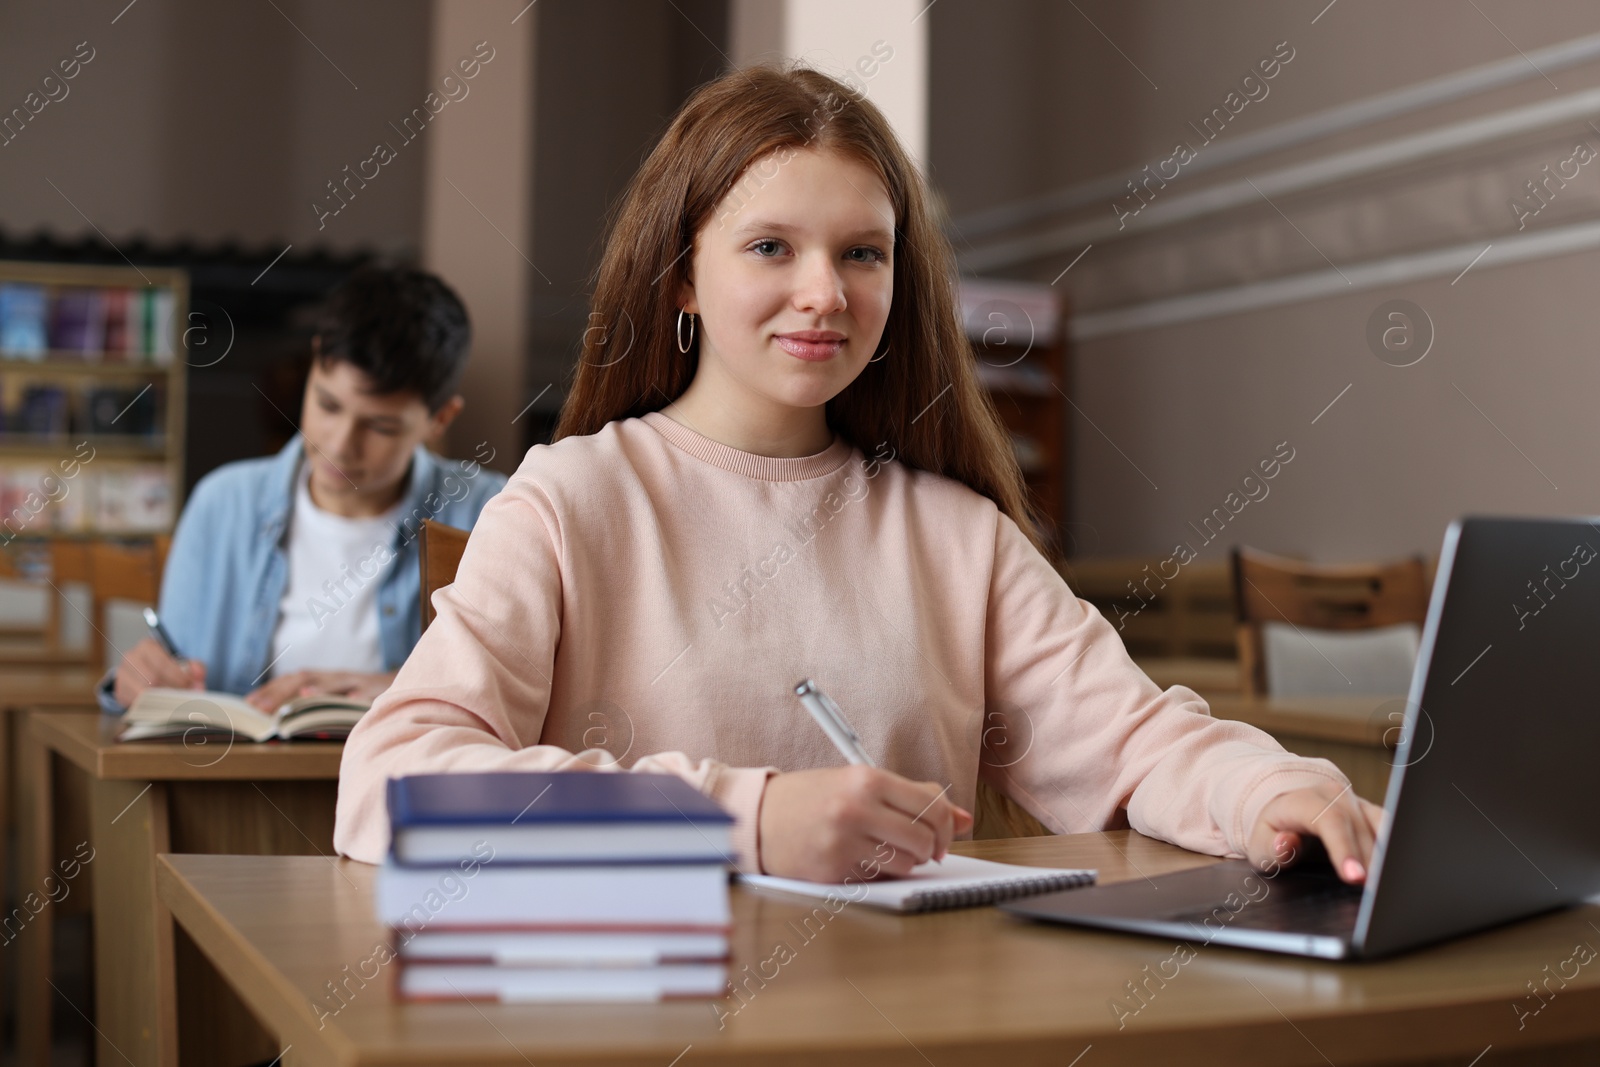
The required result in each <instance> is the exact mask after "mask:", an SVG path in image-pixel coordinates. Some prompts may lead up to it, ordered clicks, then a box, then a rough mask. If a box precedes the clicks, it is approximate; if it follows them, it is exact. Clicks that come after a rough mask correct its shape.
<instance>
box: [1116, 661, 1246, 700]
mask: <svg viewBox="0 0 1600 1067" xmlns="http://www.w3.org/2000/svg"><path fill="white" fill-rule="evenodd" d="M1133 662H1134V663H1135V664H1137V665H1138V667H1139V669H1140V670H1141V671H1144V673H1145V674H1147V675H1149V676H1150V680H1151V681H1152V682H1154V683H1156V685H1159V686H1160V687H1161V688H1162V689H1166V688H1168V687H1169V686H1174V685H1186V686H1188V687H1189V688H1190V689H1193V690H1194V691H1195V692H1197V693H1199V694H1200V695H1201V696H1205V697H1209V696H1210V695H1211V694H1212V693H1234V694H1236V693H1238V692H1239V689H1240V677H1239V661H1238V660H1236V659H1220V658H1214V657H1210V656H1135V657H1134V660H1133Z"/></svg>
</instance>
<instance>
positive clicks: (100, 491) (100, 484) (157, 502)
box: [92, 463, 172, 533]
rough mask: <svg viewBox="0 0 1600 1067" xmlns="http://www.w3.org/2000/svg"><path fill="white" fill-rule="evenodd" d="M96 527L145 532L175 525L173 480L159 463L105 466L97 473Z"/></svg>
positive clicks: (119, 531)
mask: <svg viewBox="0 0 1600 1067" xmlns="http://www.w3.org/2000/svg"><path fill="white" fill-rule="evenodd" d="M93 485H94V492H93V494H92V495H93V499H94V523H93V525H94V527H95V528H96V529H98V530H104V531H108V532H116V533H141V532H152V531H157V530H165V529H168V528H169V527H170V526H171V525H172V479H171V476H170V474H169V472H168V471H167V468H166V467H164V466H161V465H160V464H155V463H142V464H133V465H126V466H118V467H105V468H102V469H101V470H99V471H96V472H95V478H94V482H93Z"/></svg>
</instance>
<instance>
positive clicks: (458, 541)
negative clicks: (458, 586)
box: [417, 519, 467, 630]
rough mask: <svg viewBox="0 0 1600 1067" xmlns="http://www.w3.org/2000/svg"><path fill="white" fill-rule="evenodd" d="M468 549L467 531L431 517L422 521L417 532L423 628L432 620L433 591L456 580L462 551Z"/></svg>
mask: <svg viewBox="0 0 1600 1067" xmlns="http://www.w3.org/2000/svg"><path fill="white" fill-rule="evenodd" d="M466 550H467V531H465V530H461V529H457V528H456V527H454V526H446V525H445V524H444V523H442V522H434V521H433V520H432V519H423V520H422V529H421V530H420V531H419V532H418V533H417V561H418V563H419V564H420V565H421V567H422V628H423V629H424V630H426V629H427V628H428V624H429V623H430V622H432V621H433V594H434V591H435V590H437V589H443V588H444V587H445V586H447V585H449V584H450V583H451V582H453V581H455V580H456V569H457V568H458V567H460V566H461V554H462V553H464V552H465V551H466Z"/></svg>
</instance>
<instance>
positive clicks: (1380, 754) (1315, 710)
mask: <svg viewBox="0 0 1600 1067" xmlns="http://www.w3.org/2000/svg"><path fill="white" fill-rule="evenodd" d="M1206 703H1207V704H1209V705H1210V706H1211V714H1212V715H1213V716H1215V717H1216V718H1218V719H1238V720H1240V721H1241V722H1247V723H1249V724H1250V725H1252V726H1257V727H1260V728H1261V729H1263V730H1265V731H1266V732H1267V733H1269V734H1271V735H1272V736H1273V737H1275V738H1277V740H1278V743H1279V744H1281V745H1283V747H1284V748H1286V749H1288V750H1289V751H1290V752H1294V753H1296V754H1298V755H1301V756H1320V757H1322V758H1324V759H1328V760H1332V761H1333V763H1334V764H1336V765H1337V766H1338V768H1339V769H1340V770H1341V771H1343V772H1344V773H1345V774H1346V775H1347V776H1348V777H1349V779H1350V784H1351V785H1352V786H1353V787H1354V789H1355V792H1356V795H1357V796H1361V797H1365V798H1366V799H1368V800H1370V801H1372V802H1374V803H1376V804H1382V803H1383V798H1384V792H1385V790H1387V789H1388V786H1389V771H1390V769H1391V768H1392V767H1393V765H1394V750H1395V748H1396V747H1397V746H1398V744H1399V740H1400V734H1401V725H1402V723H1403V721H1404V720H1403V718H1402V717H1401V716H1400V715H1399V712H1400V711H1402V710H1403V709H1404V708H1405V698H1403V697H1280V698H1277V699H1269V698H1266V697H1247V696H1239V695H1225V694H1218V693H1211V694H1207V695H1206Z"/></svg>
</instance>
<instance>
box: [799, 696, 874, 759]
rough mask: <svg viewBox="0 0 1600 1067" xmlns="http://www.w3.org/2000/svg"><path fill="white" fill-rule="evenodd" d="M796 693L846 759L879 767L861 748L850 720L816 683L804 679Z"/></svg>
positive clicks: (858, 737) (859, 739) (859, 740)
mask: <svg viewBox="0 0 1600 1067" xmlns="http://www.w3.org/2000/svg"><path fill="white" fill-rule="evenodd" d="M794 693H795V696H797V697H799V698H800V703H802V704H804V705H805V706H806V710H807V711H809V712H810V713H811V717H812V718H813V719H815V720H817V725H818V726H820V727H822V732H823V733H825V734H827V735H828V740H829V741H832V742H833V747H834V748H837V749H838V750H839V751H840V752H841V753H843V754H844V758H845V759H847V760H849V761H850V762H851V763H855V764H860V765H863V766H867V767H876V766H877V765H878V764H877V763H876V762H875V761H874V760H873V758H872V757H871V756H869V755H867V752H866V750H865V749H864V748H862V747H861V738H860V736H858V735H857V734H856V732H855V730H854V729H852V728H851V726H850V722H849V720H847V719H846V718H845V717H844V712H842V711H840V710H839V705H837V704H835V703H834V702H833V700H832V698H831V697H829V696H828V694H826V693H824V692H823V691H822V690H821V689H818V688H817V685H816V683H815V682H813V681H812V680H811V679H810V678H805V679H802V680H801V682H800V684H799V685H797V686H795V687H794Z"/></svg>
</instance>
